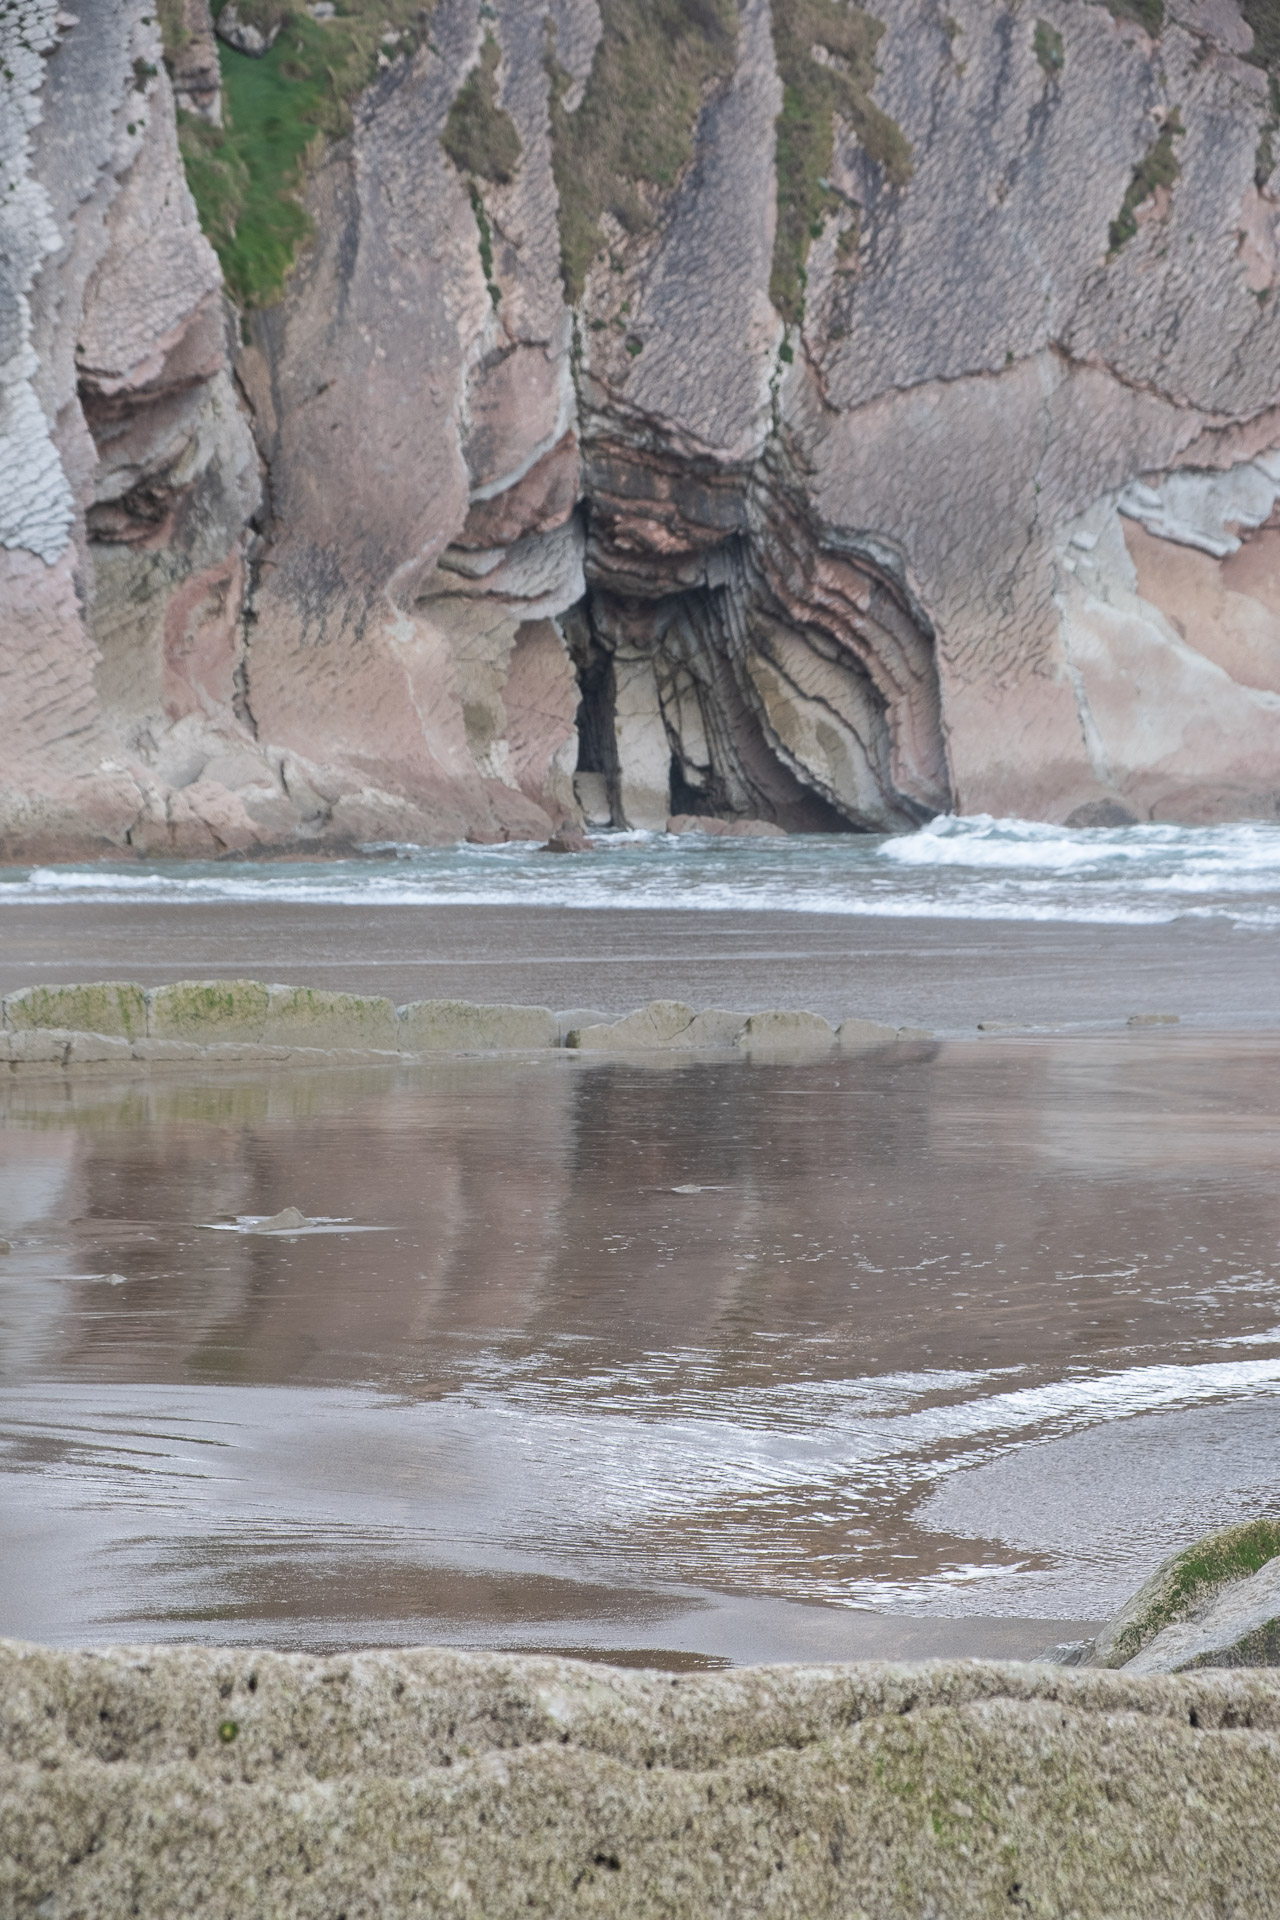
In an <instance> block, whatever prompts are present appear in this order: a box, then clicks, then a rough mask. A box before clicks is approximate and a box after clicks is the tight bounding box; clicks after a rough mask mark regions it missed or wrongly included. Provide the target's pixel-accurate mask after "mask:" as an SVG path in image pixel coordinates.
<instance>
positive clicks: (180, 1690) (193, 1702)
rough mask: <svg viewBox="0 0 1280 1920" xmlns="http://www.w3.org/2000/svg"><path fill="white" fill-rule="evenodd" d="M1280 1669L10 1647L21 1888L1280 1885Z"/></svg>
mask: <svg viewBox="0 0 1280 1920" xmlns="http://www.w3.org/2000/svg"><path fill="white" fill-rule="evenodd" d="M1278 1763H1280V1681H1277V1679H1276V1678H1275V1677H1274V1676H1268V1675H1261V1674H1232V1675H1213V1676H1200V1675H1196V1676H1190V1677H1186V1678H1181V1679H1160V1678H1155V1679H1134V1678H1131V1677H1130V1676H1128V1675H1125V1674H1078V1673H1055V1672H1053V1671H1052V1670H1051V1669H1047V1668H1044V1667H1018V1666H1012V1665H1010V1666H995V1665H984V1664H982V1663H979V1662H964V1663H960V1664H953V1665H948V1664H943V1663H935V1664H926V1665H922V1666H915V1667H895V1666H890V1665H880V1666H863V1667H845V1668H841V1667H825V1668H805V1667H790V1668H773V1669H770V1668H758V1669H754V1670H752V1669H742V1670H739V1671H736V1672H731V1673H727V1674H719V1675H715V1676H710V1677H704V1676H699V1677H696V1678H687V1677H676V1676H671V1675H666V1674H654V1673H650V1674H645V1673H634V1672H631V1673H622V1672H618V1671H613V1670H610V1669H608V1668H604V1667H587V1666H583V1665H578V1664H577V1663H575V1662H572V1661H561V1660H554V1659H538V1658H520V1657H504V1656H501V1655H468V1654H459V1653H445V1652H431V1651H421V1652H400V1653H387V1652H376V1653H367V1654H358V1655H355V1656H353V1657H347V1658H343V1659H334V1660H316V1659H311V1658H308V1657H306V1656H301V1655H281V1654H270V1653H252V1652H244V1651H240V1650H236V1651H234V1652H232V1651H222V1650H218V1649H199V1648H180V1649H178V1648H166V1649H163V1650H156V1649H150V1650H149V1649H117V1650H114V1651H112V1652H109V1653H96V1654H95V1653H68V1652H57V1651H49V1650H45V1649H41V1648H36V1647H30V1646H22V1645H17V1644H14V1643H11V1642H10V1643H3V1644H0V1861H3V1863H4V1864H3V1866H2V1867H0V1908H2V1909H3V1911H5V1912H6V1913H7V1914H13V1915H15V1916H16V1915H18V1914H31V1913H36V1912H39V1913H40V1914H42V1915H44V1916H48V1917H49V1920H70V1917H71V1916H72V1915H75V1916H77V1920H116V1916H118V1915H120V1914H121V1913H127V1912H139V1913H142V1914H147V1915H159V1914H162V1913H163V1914H177V1913H194V1912H200V1913H203V1914H207V1915H209V1916H210V1920H223V1917H224V1916H226V1920H231V1916H236V1920H242V1917H243V1916H244V1915H246V1914H253V1915H255V1916H261V1917H262V1920H283V1917H284V1916H289V1920H304V1916H306V1917H309V1916H313V1915H314V1916H317V1920H318V1917H319V1916H321V1915H325V1916H332V1915H333V1914H335V1913H338V1912H344V1913H346V1914H348V1915H349V1916H351V1917H352V1920H355V1916H361V1920H363V1917H364V1916H369V1917H370V1920H372V1916H374V1915H376V1916H378V1917H379V1920H398V1917H399V1916H402V1915H404V1916H407V1915H409V1914H411V1913H412V1914H431V1915H435V1914H441V1915H443V1914H456V1913H458V1912H460V1911H461V1912H471V1913H475V1914H484V1915H485V1917H486V1920H504V1916H507V1915H516V1914H521V1915H523V1914H529V1913H535V1914H543V1915H567V1914H570V1913H596V1912H600V1913H605V1912H607V1913H609V1914H611V1915H613V1916H615V1920H618V1917H620V1916H628V1915H636V1916H639V1915H645V1916H653V1915H670V1916H672V1920H675V1916H681V1920H687V1917H688V1916H694V1915H696V1916H700V1917H701V1916H707V1917H708V1920H710V1917H711V1916H716V1917H717V1920H718V1917H719V1916H723V1917H724V1920H730V1916H733V1920H737V1916H741V1915H743V1914H747V1913H751V1914H761V1915H765V1914H771V1915H778V1916H782V1915H788V1916H801V1915H803V1916H804V1920H823V1916H827V1915H830V1916H836V1915H839V1916H842V1920H845V1917H848V1916H867V1920H871V1916H874V1920H898V1916H901V1920H919V1916H921V1915H926V1914H933V1915H939V1916H941V1915H946V1916H947V1920H970V1916H973V1917H974V1920H977V1916H982V1917H983V1920H987V1917H988V1916H991V1917H994V1916H996V1915H1002V1914H1007V1913H1009V1912H1010V1911H1022V1912H1029V1913H1040V1914H1045V1915H1059V1914H1067V1913H1070V1914H1073V1915H1076V1916H1078V1917H1079V1920H1095V1917H1096V1920H1104V1916H1105V1920H1116V1917H1117V1916H1121V1915H1123V1916H1125V1917H1126V1920H1129V1917H1132V1920H1139V1917H1145V1916H1151V1920H1157V1916H1158V1917H1159V1920H1168V1916H1169V1915H1171V1914H1175V1913H1176V1914H1198V1913H1201V1912H1203V1913H1206V1914H1207V1913H1210V1912H1216V1913H1241V1914H1243V1913H1249V1914H1258V1915H1266V1914H1273V1913H1275V1912H1277V1911H1278V1910H1280V1894H1277V1891H1276V1889H1277V1887H1278V1886H1280V1764H1278Z"/></svg>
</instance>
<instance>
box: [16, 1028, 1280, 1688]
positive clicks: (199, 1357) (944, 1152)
mask: <svg viewBox="0 0 1280 1920" xmlns="http://www.w3.org/2000/svg"><path fill="white" fill-rule="evenodd" d="M1278 1069H1280V1036H1276V1035H1264V1036H1261V1037H1251V1036H1247V1035H1241V1034H1239V1033H1233V1034H1224V1035H1219V1036H1215V1035H1204V1034H1196V1035H1191V1034H1188V1033H1186V1032H1183V1033H1178V1032H1177V1031H1176V1030H1175V1031H1172V1032H1170V1031H1167V1030H1166V1031H1164V1032H1161V1031H1159V1030H1156V1031H1152V1032H1138V1033H1126V1034H1123V1035H1114V1034H1111V1035H1105V1036H1098V1037H1082V1036H1072V1037H1069V1038H1037V1039H1026V1038H1016V1037H1011V1036H1002V1035H1001V1036H996V1035H989V1036H987V1037H985V1038H983V1039H981V1040H975V1041H949V1042H944V1043H935V1042H929V1043H924V1042H921V1043H917V1044H913V1045H910V1046H897V1047H892V1048H888V1049H884V1050H882V1051H880V1052H876V1053H869V1054H863V1055H855V1056H848V1057H840V1058H836V1057H828V1058H825V1059H823V1060H821V1061H818V1062H813V1061H810V1062H807V1063H805V1062H793V1063H785V1062H774V1063H761V1062H748V1061H746V1060H742V1059H737V1058H713V1057H709V1056H704V1057H701V1058H697V1059H692V1058H691V1059H686V1060H679V1059H677V1058H671V1057H668V1058H667V1059H666V1060H664V1061H661V1062H655V1061H634V1060H609V1059H601V1058H599V1057H596V1058H594V1059H578V1058H575V1057H573V1056H570V1055H563V1054H551V1055H546V1056H542V1057H539V1058H537V1059H534V1058H528V1059H521V1060H513V1059H506V1060H483V1059H454V1060H443V1061H441V1062H440V1063H439V1064H437V1065H434V1066H430V1067H417V1068H411V1069H398V1070H397V1069H370V1070H363V1069H362V1070H352V1071H343V1072H327V1071H326V1072H305V1073H296V1072H295V1073H289V1072H277V1073H274V1074H272V1075H270V1076H267V1077H254V1078H249V1077H246V1078H232V1077H231V1076H229V1075H220V1076H218V1077H213V1076H212V1075H208V1076H206V1077H204V1078H193V1079H190V1080H187V1079H183V1080H177V1079H170V1080H160V1079H156V1080H154V1081H152V1082H129V1083H116V1082H108V1081H94V1080H81V1081H79V1082H76V1081H70V1082H67V1083H66V1084H59V1085H53V1084H51V1083H46V1084H40V1085H36V1084H22V1085H17V1084H12V1083H11V1084H9V1085H7V1086H6V1087H5V1089H4V1090H3V1093H0V1234H2V1235H3V1236H4V1237H5V1238H6V1239H7V1240H8V1241H9V1242H10V1247H11V1250H10V1252H9V1253H8V1254H7V1255H4V1256H3V1257H0V1526H2V1527H3V1537H4V1541H5V1552H4V1554H3V1556H0V1632H3V1633H7V1634H12V1635H16V1636H20V1637H29V1638H33V1639H39V1640H43V1641H50V1642H61V1643H80V1644H83V1643H102V1642H106V1641H156V1640H162V1639H197V1640H203V1641H239V1642H253V1643H260V1644H270V1645H276V1646H286V1647H320V1648H331V1647H344V1646H351V1645H361V1644H376V1643H419V1642H436V1643H450V1644H456V1645H469V1646H500V1647H529V1648H534V1647H536V1648H545V1649H560V1650H565V1651H572V1652H581V1653H588V1654H592V1655H599V1656H607V1657H609V1658H613V1659H623V1660H633V1661H645V1662H653V1663H657V1664H667V1665H675V1666H678V1665H681V1664H686V1665H697V1664H707V1663H718V1662H721V1661H743V1660H763V1659H814V1658H817V1659H837V1658H858V1657H864V1656H873V1655H874V1656H878V1655H906V1656H912V1655H917V1654H921V1655H923V1654H932V1653H937V1652H955V1653H974V1654H981V1653H991V1654H1011V1655H1030V1654H1032V1653H1034V1652H1035V1651H1037V1650H1038V1649H1039V1648H1040V1647H1042V1646H1043V1645H1045V1644H1046V1643H1047V1642H1049V1641H1053V1640H1058V1639H1063V1638H1070V1637H1073V1636H1075V1635H1082V1634H1084V1633H1085V1632H1087V1631H1088V1627H1087V1625H1085V1624H1082V1623H1087V1622H1089V1621H1092V1620H1097V1619H1101V1618H1103V1617H1105V1616H1106V1615H1107V1614H1109V1613H1110V1612H1111V1611H1113V1610H1114V1608H1115V1607H1116V1606H1117V1605H1118V1604H1119V1602H1120V1601H1121V1600H1122V1599H1123V1598H1124V1597H1125V1596H1126V1594H1127V1593H1128V1592H1130V1591H1131V1590H1132V1588H1133V1587H1134V1586H1135V1585H1136V1584H1137V1583H1138V1582H1139V1581H1140V1580H1141V1579H1142V1578H1143V1577H1144V1575H1145V1574H1146V1573H1147V1572H1148V1571H1149V1570H1150V1568H1151V1567H1152V1566H1153V1565H1154V1564H1155V1563H1156V1561H1158V1560H1159V1559H1160V1558H1161V1557H1162V1556H1163V1555H1164V1554H1166V1553H1167V1552H1169V1551H1171V1550H1172V1548H1173V1547H1175V1546H1176V1545H1179V1544H1181V1543H1182V1542H1184V1541H1186V1540H1188V1539H1190V1538H1192V1537H1194V1536H1195V1535H1196V1534H1197V1533H1200V1532H1203V1531H1205V1530H1206V1529H1208V1528H1209V1527H1212V1526H1214V1525H1218V1524H1225V1523H1226V1522H1227V1521H1230V1520H1234V1519H1238V1518H1245V1517H1248V1516H1251V1515H1254V1514H1257V1513H1260V1512H1264V1511H1270V1512H1276V1511H1280V1182H1277V1178H1276V1171H1277V1149H1278V1147H1280V1074H1278V1071H1277V1070H1278ZM291 1206H293V1207H297V1208H299V1209H300V1210H301V1212H302V1213H303V1214H304V1215H306V1216H308V1218H311V1219H320V1220H321V1222H322V1230H321V1229H313V1230H311V1231H308V1232H304V1233H299V1234H288V1233H255V1232H245V1231H242V1230H241V1227H240V1226H239V1225H237V1222H241V1223H242V1222H244V1221H246V1220H249V1219H252V1218H261V1217H265V1216H272V1215H275V1214H277V1213H279V1212H280V1211H281V1210H282V1209H284V1208H286V1207H291ZM371 1229H375V1230H374V1231H371Z"/></svg>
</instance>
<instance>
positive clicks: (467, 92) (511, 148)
mask: <svg viewBox="0 0 1280 1920" xmlns="http://www.w3.org/2000/svg"><path fill="white" fill-rule="evenodd" d="M501 59H502V49H501V47H499V45H498V43H497V41H496V40H495V39H494V37H493V35H492V34H491V33H486V35H485V37H484V40H483V43H482V44H481V47H480V58H479V60H478V61H477V62H476V64H475V66H474V67H473V68H472V69H471V72H470V73H469V74H468V75H467V77H466V79H465V81H464V82H463V84H462V86H461V88H460V89H459V92H458V97H457V99H456V100H455V101H454V103H453V105H452V106H451V107H450V109H449V117H448V119H447V120H446V121H445V123H444V132H443V133H442V134H441V136H440V144H441V146H442V147H443V148H444V150H445V152H446V153H447V154H448V156H449V158H450V159H451V160H452V162H453V164H454V166H455V167H456V168H457V169H458V171H459V173H462V174H465V175H466V178H467V191H468V193H469V194H470V196H471V211H472V213H473V214H474V215H475V218H476V232H477V234H478V235H479V238H480V265H481V268H482V269H483V272H484V283H485V286H486V287H487V288H488V289H489V298H490V299H491V300H492V302H493V304H494V306H495V307H496V306H498V305H499V303H500V302H501V300H502V289H501V287H500V286H499V285H498V283H497V280H496V279H495V278H494V272H493V229H492V227H491V226H490V224H489V216H488V214H487V213H486V211H485V204H484V194H483V193H482V192H481V189H480V181H481V180H489V181H491V182H492V183H493V184H494V185H497V186H504V185H505V184H506V183H507V182H508V181H509V180H512V179H514V177H515V171H516V168H517V167H518V166H519V165H520V153H521V147H520V133H519V129H518V128H517V126H516V123H515V121H514V120H513V119H512V118H511V115H510V114H509V113H508V112H507V111H506V109H505V108H504V107H502V106H500V105H499V104H498V65H499V63H500V61H501Z"/></svg>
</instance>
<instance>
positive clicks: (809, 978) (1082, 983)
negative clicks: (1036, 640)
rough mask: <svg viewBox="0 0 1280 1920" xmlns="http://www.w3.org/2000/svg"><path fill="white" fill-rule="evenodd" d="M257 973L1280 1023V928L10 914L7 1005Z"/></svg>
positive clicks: (249, 908) (883, 1007) (738, 918)
mask: <svg viewBox="0 0 1280 1920" xmlns="http://www.w3.org/2000/svg"><path fill="white" fill-rule="evenodd" d="M216 978H223V979H244V978H250V979H258V980H263V979H265V980H271V981H282V982H285V983H288V984H292V985H303V984H313V985H316V986H318V987H321V988H323V989H324V990H326V991H328V992H348V993H357V994H365V995H368V994H374V995H385V996H386V997H387V998H388V999H390V1000H391V1001H393V1002H394V1003H395V1004H397V1005H403V1004H407V1003H409V1002H411V1001H416V1000H424V999H442V1000H443V999H456V1000H474V1001H479V1002H483V1003H485V1004H499V1003H500V1004H510V1005H525V1006H529V1005H537V1006H548V1005H550V1006H552V1007H588V1008H592V1009H596V1010H598V1011H600V1012H601V1013H602V1014H604V1015H605V1016H606V1017H608V1018H610V1019H616V1018H618V1017H619V1016H621V1015H623V1014H625V1013H627V1012H629V1011H631V1010H632V1009H634V1008H636V1007H638V1006H641V1005H643V1004H644V1003H645V1002H647V1001H650V1000H654V999H657V998H664V999H671V1000H677V1001H683V1002H685V1003H687V1004H689V1005H690V1006H693V1007H699V1008H705V1007H716V1006H719V1007H731V1008H744V1009H753V1008H764V1007H782V1006H787V1007H801V1008H805V1009H808V1010H810V1011H812V1012H814V1013H817V1014H819V1015H821V1016H822V1017H824V1018H825V1019H827V1020H828V1021H831V1022H833V1023H834V1022H836V1021H838V1020H841V1019H844V1018H845V1017H847V1016H848V1015H849V1014H850V1013H851V1012H854V1011H856V1012H857V1013H858V1014H859V1015H860V1016H861V1017H862V1018H865V1019H869V1020H874V1021H877V1022H880V1023H882V1024H885V1025H891V1026H894V1027H897V1026H900V1025H902V1024H904V1022H910V1023H911V1024H913V1025H918V1026H921V1027H927V1028H930V1029H931V1030H932V1031H933V1032H934V1033H935V1034H937V1035H938V1036H939V1037H956V1036H959V1035H962V1034H969V1035H972V1034H973V1033H974V1032H975V1031H976V1030H977V1027H978V1024H979V1022H983V1021H996V1020H1002V1021H1008V1022H1011V1023H1012V1024H1013V1025H1015V1026H1023V1027H1039V1028H1042V1029H1046V1030H1047V1029H1052V1028H1057V1029H1060V1030H1070V1029H1074V1028H1078V1027H1089V1028H1098V1027H1106V1026H1110V1025H1116V1026H1121V1025H1123V1023H1124V1022H1125V1021H1126V1020H1127V1019H1128V1018H1129V1016H1130V1015H1132V1014H1135V1013H1149V1012H1169V1013H1176V1014H1178V1015H1179V1017H1180V1020H1181V1022H1182V1025H1183V1027H1184V1028H1186V1027H1189V1026H1190V1027H1198V1028H1200V1029H1206V1028H1213V1029H1215V1030H1217V1029H1228V1028H1230V1029H1237V1030H1241V1029H1247V1030H1258V1031H1263V1030H1269V1029H1274V1028H1275V1027H1277V1026H1280V984H1278V983H1280V930H1261V929H1240V928H1232V927H1228V926H1225V925H1223V924H1222V923H1220V922H1216V921H1210V920H1190V919H1182V920H1177V921H1173V922H1169V923H1165V924H1162V925H1159V926H1148V927H1129V926H1116V925H1097V924H1092V923H1089V924H1082V923H1077V922H1065V921H990V920H982V921H979V920H959V919H956V920H941V919H933V918H926V917H920V918H907V917H898V916H888V915H886V916H883V917H875V916H870V915H868V916H858V917H856V918H854V917H845V916H835V915H824V914H812V913H799V912H790V911H775V910H765V911H758V912H757V911H752V912H746V911H739V910H727V909H717V910H712V911H708V912H699V913H696V914H695V913H690V912H687V911H683V910H679V909H665V908H650V907H643V908H634V907H632V908H623V909H615V908H564V909H561V908H552V907H536V906H527V905H525V906H515V907H499V906H494V907H471V906H435V907H421V906H390V907H377V908H369V907H363V908H360V909H359V910H357V911H352V909H351V908H349V907H332V906H315V905H290V904H278V903H271V904H268V903H265V902H264V903H254V904H252V905H245V904H243V903H237V902H227V903H211V902H201V903H196V904H190V903H171V904H165V905H161V906H151V905H146V906H139V905H136V904H131V905H115V904H90V903H85V902H74V903H73V902H60V903H57V904H48V905H46V904H30V903H24V904H15V905H12V906H5V907H4V909H3V911H0V994H6V995H7V994H10V993H12V992H14V991H16V990H17V989H19V988H22V987H26V986H28V985H30V984H31V983H33V982H46V983H58V984H68V983H72V982H77V981H84V980H111V979H114V980H122V979H123V980H137V981H139V982H140V983H141V984H142V985H143V986H145V987H147V988H155V987H158V986H160V985H162V984H163V983H166V982H169V981H174V980H180V979H188V980H190V979H216Z"/></svg>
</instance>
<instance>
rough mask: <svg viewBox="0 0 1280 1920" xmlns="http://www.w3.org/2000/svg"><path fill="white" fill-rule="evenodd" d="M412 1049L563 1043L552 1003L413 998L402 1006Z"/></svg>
mask: <svg viewBox="0 0 1280 1920" xmlns="http://www.w3.org/2000/svg"><path fill="white" fill-rule="evenodd" d="M399 1017H400V1045H401V1047H402V1048H403V1049H404V1050H405V1051H406V1052H407V1053H515V1052H521V1051H523V1050H525V1049H527V1048H530V1047H554V1046H557V1045H558V1044H559V1037H560V1036H559V1032H558V1030H557V1027H556V1017H555V1015H554V1013H552V1011H551V1009H550V1007H502V1006H498V1007H482V1006H476V1005H475V1004H473V1002H471V1001H469V1000H414V1001H412V1002H411V1003H410V1005H409V1006H407V1007H401V1008H400V1016H399Z"/></svg>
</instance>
